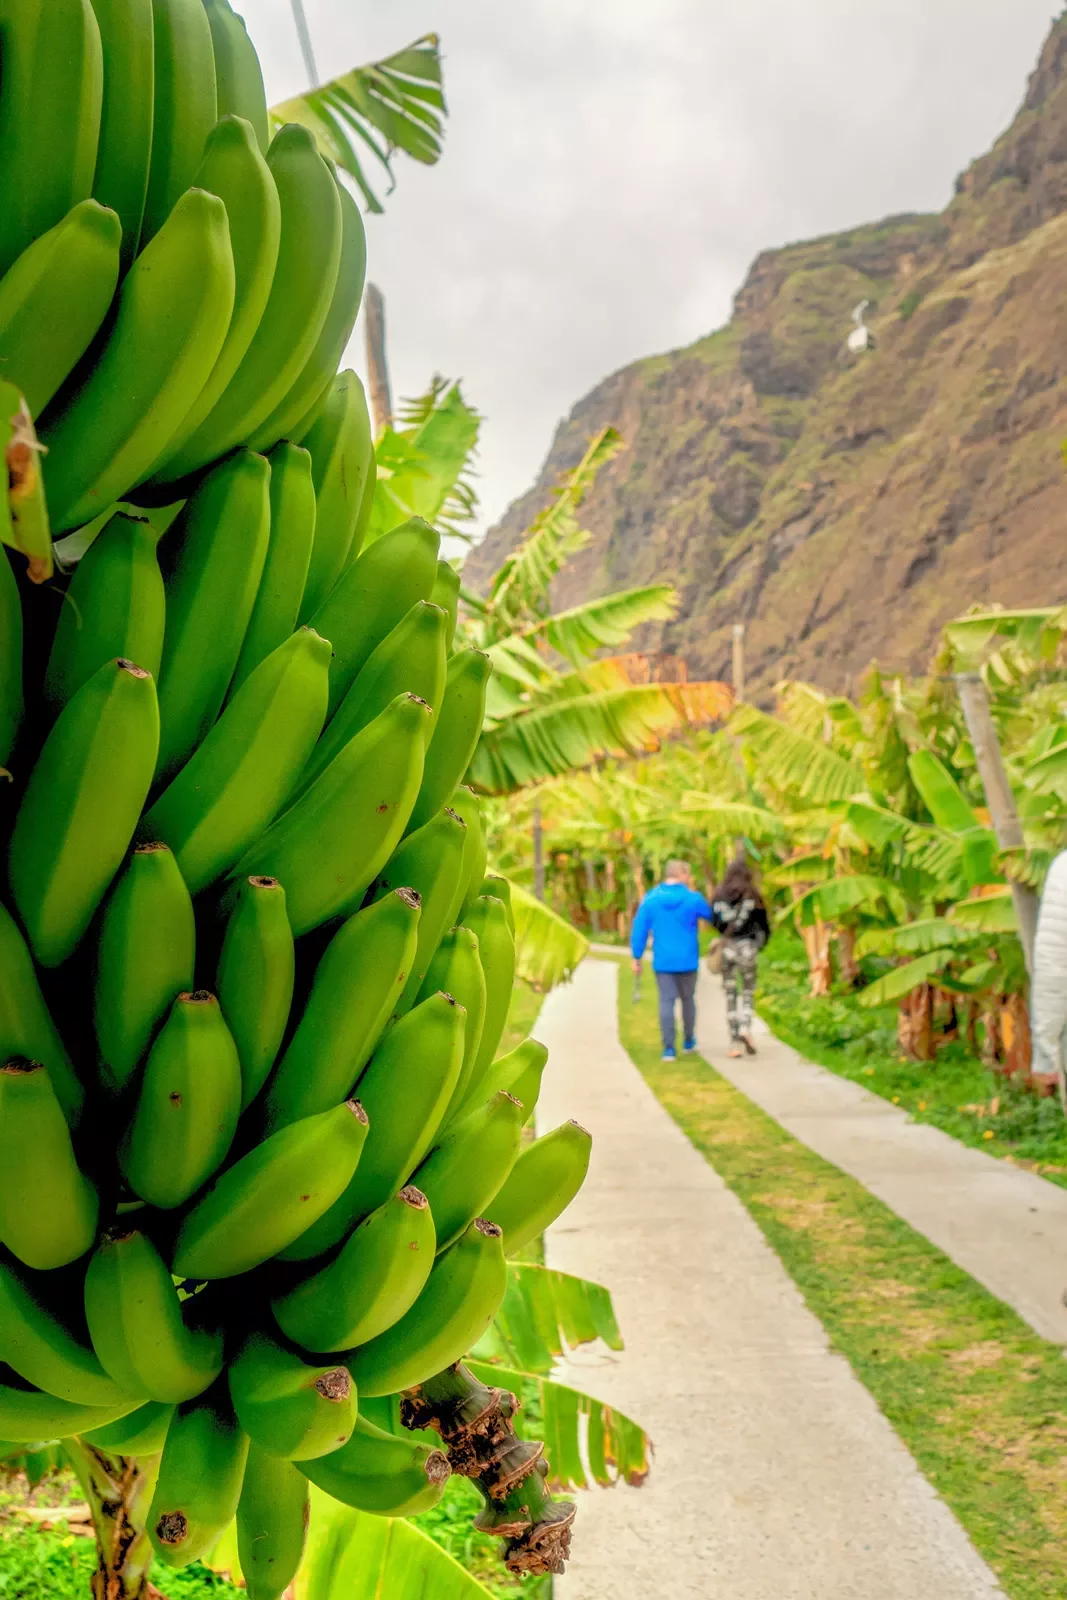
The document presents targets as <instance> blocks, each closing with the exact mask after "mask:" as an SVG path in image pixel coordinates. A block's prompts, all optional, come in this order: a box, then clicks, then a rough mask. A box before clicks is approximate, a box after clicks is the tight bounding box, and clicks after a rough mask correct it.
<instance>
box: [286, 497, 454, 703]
mask: <svg viewBox="0 0 1067 1600" xmlns="http://www.w3.org/2000/svg"><path fill="white" fill-rule="evenodd" d="M440 542H441V540H440V536H439V535H438V534H437V533H435V532H434V530H433V528H431V527H430V525H429V523H428V522H423V521H422V519H421V517H412V518H411V519H410V520H409V521H408V522H404V523H401V525H400V527H399V528H393V529H392V530H391V531H390V532H389V533H386V534H383V535H382V537H381V538H380V539H376V540H375V542H374V544H372V545H371V546H370V548H369V549H367V550H364V551H363V553H362V555H361V556H360V557H359V559H358V560H356V561H354V562H353V563H352V565H351V566H350V567H349V568H348V570H347V571H346V572H345V573H344V574H343V576H342V577H341V578H340V580H339V581H338V582H337V583H336V584H335V585H334V587H333V588H332V589H331V591H330V593H329V595H328V596H327V598H326V599H325V600H324V601H323V603H322V605H320V606H319V608H318V610H317V611H316V612H315V614H314V616H313V617H312V619H311V625H312V627H313V628H317V629H318V631H319V633H321V634H322V636H323V638H325V639H329V641H330V643H331V644H332V645H333V666H332V667H331V668H330V715H331V716H332V715H333V713H334V712H335V711H336V710H337V707H338V706H339V705H340V704H341V701H342V700H343V699H344V697H345V695H346V694H347V693H348V691H349V689H350V688H351V687H352V685H353V683H354V682H355V680H356V676H357V674H358V673H359V672H360V671H361V670H362V669H363V667H364V665H365V664H366V662H367V661H368V660H369V659H370V657H371V655H372V653H373V652H374V650H375V649H376V648H377V647H378V645H380V644H381V642H382V640H383V639H384V638H385V637H386V636H387V635H388V634H390V633H392V631H393V629H394V628H395V627H396V625H397V623H398V622H400V621H401V620H402V619H403V618H404V617H405V616H407V613H408V612H409V611H410V610H411V608H412V606H413V605H415V603H416V602H417V601H419V600H427V599H429V596H430V592H431V590H432V589H433V584H434V577H435V574H436V570H437V548H438V545H439V544H440Z"/></svg>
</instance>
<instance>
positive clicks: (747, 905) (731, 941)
mask: <svg viewBox="0 0 1067 1600" xmlns="http://www.w3.org/2000/svg"><path fill="white" fill-rule="evenodd" d="M711 921H712V926H713V927H715V928H718V930H719V932H720V933H721V934H722V981H723V987H724V988H725V990H726V1023H727V1026H728V1028H729V1030H730V1048H729V1050H728V1051H727V1052H726V1053H727V1055H729V1056H734V1057H736V1056H739V1055H740V1054H741V1047H742V1045H743V1046H744V1048H745V1049H746V1050H747V1051H748V1053H749V1055H750V1056H754V1055H755V1054H756V1046H755V1045H754V1044H753V1043H752V996H753V994H754V993H755V989H756V970H757V966H758V963H759V953H760V951H761V950H762V949H763V946H764V945H765V944H766V943H767V940H768V939H769V938H770V931H771V930H770V924H769V923H768V921H767V907H766V906H765V905H764V903H763V896H762V895H761V894H760V892H759V890H758V889H757V887H756V880H755V879H754V878H753V876H752V871H751V869H750V867H749V865H748V862H747V861H745V860H744V858H743V857H741V856H739V857H738V858H737V859H736V860H735V861H731V863H730V865H729V866H728V867H727V869H726V873H725V876H724V877H723V880H722V882H721V883H720V884H719V887H718V888H717V889H716V890H715V891H714V893H713V894H712V897H711Z"/></svg>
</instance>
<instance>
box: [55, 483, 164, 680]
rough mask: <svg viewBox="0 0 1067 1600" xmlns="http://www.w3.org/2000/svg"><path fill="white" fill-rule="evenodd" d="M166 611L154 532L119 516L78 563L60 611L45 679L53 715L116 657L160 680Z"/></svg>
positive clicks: (142, 523) (124, 515)
mask: <svg viewBox="0 0 1067 1600" xmlns="http://www.w3.org/2000/svg"><path fill="white" fill-rule="evenodd" d="M164 607H165V601H164V598H163V577H162V574H161V573H160V570H159V562H158V561H157V559H156V531H155V529H154V528H153V527H152V524H151V523H150V522H148V521H147V520H146V519H145V518H143V517H133V516H130V515H129V514H128V513H127V512H125V511H117V512H116V513H115V515H114V516H113V517H112V518H111V520H110V521H109V522H108V523H107V524H106V526H105V527H104V528H103V530H102V531H101V532H100V533H98V534H97V536H96V538H95V539H94V540H93V542H92V544H91V545H90V546H89V548H88V550H87V551H86V552H85V554H84V555H83V556H82V558H81V560H80V561H79V562H78V565H77V567H76V568H75V571H74V577H73V579H72V580H71V585H70V588H69V589H68V590H67V596H66V601H65V604H64V606H63V609H62V610H61V611H60V613H59V622H58V624H57V626H56V634H55V639H54V641H53V644H52V653H51V655H50V656H49V658H48V671H47V672H46V674H45V680H44V689H45V694H46V696H47V697H48V699H49V701H50V702H51V704H52V705H53V706H54V707H55V708H56V710H60V709H62V707H63V706H65V705H66V703H67V701H68V700H69V699H70V698H71V696H72V695H74V694H76V693H77V692H78V690H79V689H80V688H81V686H82V684H83V683H87V682H88V681H89V679H90V678H91V677H92V675H93V673H94V672H98V671H99V670H100V668H101V667H102V666H103V665H104V663H105V662H107V661H115V660H117V659H118V658H119V657H120V656H121V657H123V658H124V659H125V660H127V661H136V663H137V665H138V666H139V667H143V668H144V669H145V671H146V672H150V673H151V674H152V676H153V678H158V676H159V662H160V657H161V655H162V653H163V625H164Z"/></svg>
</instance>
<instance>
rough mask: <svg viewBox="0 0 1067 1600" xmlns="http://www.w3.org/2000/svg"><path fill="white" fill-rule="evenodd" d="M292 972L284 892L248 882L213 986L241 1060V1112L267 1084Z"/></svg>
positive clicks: (261, 881)
mask: <svg viewBox="0 0 1067 1600" xmlns="http://www.w3.org/2000/svg"><path fill="white" fill-rule="evenodd" d="M295 971H296V952H295V948H294V945H293V932H292V929H291V928H290V926H289V918H288V917H287V916H286V912H285V890H284V889H283V888H282V886H281V884H280V883H279V882H278V880H277V879H276V878H246V879H245V881H244V883H242V884H241V887H240V889H239V891H238V895H237V900H236V903H235V904H234V908H233V910H232V911H231V912H230V916H229V921H228V922H227V924H226V935H225V937H224V939H223V941H222V952H221V954H220V956H219V970H218V977H217V980H216V984H215V987H216V989H217V991H218V996H219V1004H220V1005H221V1006H222V1014H223V1016H224V1017H225V1018H226V1022H227V1024H228V1026H229V1029H230V1032H231V1033H232V1034H233V1038H234V1043H235V1044H236V1046H237V1054H238V1056H239V1058H240V1062H241V1110H242V1111H243V1110H244V1109H245V1108H246V1106H249V1105H251V1103H252V1101H253V1100H254V1099H255V1097H256V1095H257V1094H258V1093H259V1091H260V1089H262V1087H263V1085H264V1084H265V1083H266V1081H267V1077H268V1074H269V1073H270V1069H271V1067H272V1066H273V1065H274V1058H275V1056H276V1055H277V1054H278V1048H279V1046H280V1045H281V1042H282V1035H283V1034H284V1033H285V1025H286V1023H287V1021H288V1020H289V1007H290V1006H291V1004H292V1000H293V983H294V977H295Z"/></svg>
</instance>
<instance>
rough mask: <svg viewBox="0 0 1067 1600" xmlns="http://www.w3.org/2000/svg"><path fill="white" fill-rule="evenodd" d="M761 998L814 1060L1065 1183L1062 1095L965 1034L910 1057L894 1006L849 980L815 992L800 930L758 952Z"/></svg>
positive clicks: (761, 1006)
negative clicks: (1012, 1078)
mask: <svg viewBox="0 0 1067 1600" xmlns="http://www.w3.org/2000/svg"><path fill="white" fill-rule="evenodd" d="M756 1005H757V1009H758V1011H759V1013H760V1015H761V1016H762V1017H763V1019H764V1021H765V1022H766V1023H767V1025H768V1027H770V1028H771V1029H772V1030H773V1031H774V1033H776V1034H777V1036H778V1038H779V1039H782V1040H784V1042H785V1043H786V1044H789V1045H792V1046H793V1048H794V1049H795V1050H798V1051H799V1052H800V1053H801V1055H803V1056H806V1057H807V1059H808V1060H809V1061H815V1062H818V1064H819V1065H820V1066H822V1067H827V1068H829V1070H830V1071H831V1072H836V1073H837V1074H838V1075H839V1076H840V1077H842V1078H850V1079H852V1081H853V1082H854V1083H859V1084H862V1085H863V1087H864V1088H865V1089H870V1090H871V1091H872V1092H873V1093H874V1094H879V1095H881V1096H882V1098H883V1099H885V1100H890V1101H892V1103H893V1104H894V1105H900V1106H903V1108H904V1109H905V1110H906V1111H908V1112H910V1113H911V1115H912V1116H913V1117H914V1118H915V1120H916V1121H917V1122H929V1123H931V1124H932V1125H933V1126H934V1127H935V1128H941V1129H942V1131H943V1132H945V1133H949V1134H951V1135H952V1137H953V1138H955V1139H959V1140H960V1141H961V1142H962V1143H963V1144H969V1145H974V1146H975V1147H976V1148H978V1149H980V1150H984V1151H986V1153H987V1154H988V1155H993V1156H1000V1157H1001V1158H1002V1159H1004V1160H1007V1161H1012V1162H1015V1163H1016V1164H1017V1165H1019V1166H1025V1167H1028V1168H1030V1169H1031V1170H1032V1171H1035V1172H1039V1173H1041V1175H1042V1176H1043V1177H1045V1178H1048V1179H1050V1181H1051V1182H1053V1183H1058V1184H1060V1185H1061V1186H1063V1187H1067V1121H1065V1120H1064V1116H1063V1112H1062V1111H1061V1109H1060V1103H1059V1100H1058V1099H1057V1098H1056V1097H1055V1096H1052V1097H1050V1098H1048V1099H1038V1098H1037V1097H1036V1096H1035V1095H1033V1094H1029V1093H1027V1092H1026V1091H1025V1090H1023V1089H1018V1088H1016V1087H1015V1086H1014V1085H1013V1084H1011V1083H1010V1082H1009V1081H1008V1080H1007V1079H1005V1078H1002V1077H998V1076H995V1075H994V1074H993V1073H991V1072H989V1071H987V1070H986V1068H985V1067H983V1065H982V1063H981V1062H980V1061H978V1060H977V1059H976V1058H975V1057H974V1056H973V1055H972V1054H971V1053H970V1051H969V1050H968V1048H967V1046H966V1044H964V1043H961V1042H959V1041H953V1042H952V1043H951V1044H947V1045H945V1046H944V1047H943V1048H942V1049H940V1050H939V1051H938V1054H937V1060H936V1061H931V1062H923V1061H908V1060H906V1059H905V1058H904V1057H903V1056H902V1055H901V1054H900V1053H899V1051H898V1049H897V1031H896V1030H897V1011H896V1007H895V1006H880V1007H875V1008H870V1009H869V1008H867V1007H865V1006H861V1005H860V1003H859V998H858V996H857V995H856V994H855V993H853V992H851V991H847V990H838V991H836V992H835V993H833V994H831V995H829V996H827V997H820V998H818V999H813V998H812V997H811V996H810V995H809V994H808V963H807V959H806V957H805V954H804V946H803V944H802V943H801V941H800V940H799V939H798V938H796V937H795V936H791V935H789V934H787V933H784V932H779V933H777V934H775V936H774V938H773V939H772V940H771V943H770V944H769V945H768V946H767V949H766V950H765V951H764V953H763V955H762V956H761V957H760V976H759V991H758V993H757V996H756Z"/></svg>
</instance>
